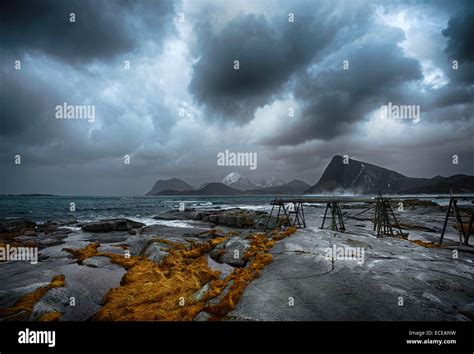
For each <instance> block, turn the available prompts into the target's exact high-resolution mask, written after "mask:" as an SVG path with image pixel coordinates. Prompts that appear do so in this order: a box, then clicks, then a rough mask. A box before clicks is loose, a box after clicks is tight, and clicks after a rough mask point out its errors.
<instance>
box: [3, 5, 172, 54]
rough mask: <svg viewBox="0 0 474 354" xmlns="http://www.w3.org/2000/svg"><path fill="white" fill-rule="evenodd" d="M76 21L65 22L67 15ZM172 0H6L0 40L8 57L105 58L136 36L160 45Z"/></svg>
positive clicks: (128, 46) (168, 25)
mask: <svg viewBox="0 0 474 354" xmlns="http://www.w3.org/2000/svg"><path fill="white" fill-rule="evenodd" d="M71 13H73V14H74V15H75V22H73V23H72V22H70V14H71ZM173 15H174V5H173V2H172V1H171V0H160V1H141V2H140V1H125V0H117V1H106V0H69V1H55V0H7V1H2V5H1V9H0V21H1V23H2V26H1V30H0V41H1V43H2V48H3V49H4V50H9V51H11V52H13V53H17V54H18V53H19V54H21V53H23V52H25V51H26V52H32V51H33V52H34V51H40V52H43V53H45V54H48V55H52V56H55V57H57V58H60V59H62V60H64V61H66V62H69V63H82V62H89V61H92V60H94V59H101V60H103V59H109V58H113V57H114V56H115V55H117V54H119V53H122V52H126V51H130V50H132V49H134V48H135V47H136V46H137V45H139V40H140V37H138V36H136V33H137V32H138V31H140V32H141V33H147V32H146V30H152V31H153V35H152V36H151V38H153V39H154V40H156V41H160V40H161V38H162V37H163V35H162V32H168V31H169V30H170V28H171V24H172V20H173Z"/></svg>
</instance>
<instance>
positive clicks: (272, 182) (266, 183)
mask: <svg viewBox="0 0 474 354" xmlns="http://www.w3.org/2000/svg"><path fill="white" fill-rule="evenodd" d="M285 183H286V182H285V181H283V180H282V179H280V178H276V177H272V178H268V179H261V180H259V181H257V182H254V184H255V185H256V186H257V187H258V188H268V187H278V186H281V185H283V184H285Z"/></svg>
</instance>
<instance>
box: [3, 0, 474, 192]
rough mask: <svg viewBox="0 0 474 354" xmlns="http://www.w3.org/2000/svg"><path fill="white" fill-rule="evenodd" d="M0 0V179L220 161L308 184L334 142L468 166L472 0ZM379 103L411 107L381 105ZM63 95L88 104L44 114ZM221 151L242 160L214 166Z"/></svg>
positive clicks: (23, 181)
mask: <svg viewBox="0 0 474 354" xmlns="http://www.w3.org/2000/svg"><path fill="white" fill-rule="evenodd" d="M0 6H1V9H0V20H1V21H0V23H1V25H0V26H1V27H0V55H1V59H2V60H1V62H0V65H1V68H0V79H1V86H0V110H1V111H0V113H1V129H0V147H1V150H0V162H1V184H0V194H6V193H52V194H64V195H131V194H136V195H141V194H144V193H146V192H147V191H148V190H149V189H150V188H151V186H152V185H153V183H154V182H155V181H156V180H157V179H160V178H161V179H167V178H171V177H179V178H182V179H183V180H185V181H187V182H188V183H190V184H191V185H194V186H196V187H197V186H199V185H201V184H202V183H204V182H208V181H217V180H220V179H222V178H223V177H224V176H225V175H227V174H228V173H229V172H232V171H237V172H240V173H242V174H244V175H246V176H248V177H250V178H254V179H260V178H268V177H278V178H281V179H284V180H291V179H293V178H298V179H302V180H304V181H305V182H307V183H309V184H311V185H313V184H314V183H316V182H317V180H318V179H319V177H320V175H321V173H322V172H323V170H324V168H325V166H326V165H327V164H328V162H329V161H330V159H331V157H332V156H333V155H336V154H339V155H349V156H350V157H352V158H354V159H357V160H362V161H366V162H370V163H373V164H377V165H379V166H383V167H387V168H390V169H393V170H396V171H398V172H400V173H403V174H405V175H408V176H414V177H433V176H435V175H444V176H449V175H453V174H457V173H464V174H474V159H473V151H474V139H473V133H474V119H473V118H474V46H473V45H472V41H473V38H474V5H473V3H472V1H469V0H466V1H459V0H453V1H363V0H357V1H317V0H311V1H291V0H282V1H278V0H253V1H250V0H249V1H245V0H231V1H228V0H226V1H224V0H214V1H208V0H199V1H196V0H186V1H167V0H159V1H158V0H156V1H151V0H141V1H131V0H127V1H125V0H123V1H122V0H113V1H112V0H110V1H104V0H90V1H87V0H67V1H59V0H54V1H53V0H20V1H18V0H15V1H13V0H7V1H2V4H1V5H0ZM236 60H238V70H236V67H235V61H236ZM389 102H390V103H392V104H394V105H413V106H419V107H420V112H421V114H420V119H419V121H416V122H415V120H414V119H410V117H406V119H396V118H393V117H383V116H381V115H380V108H381V106H382V105H387V104H388V103H389ZM64 103H67V104H70V105H82V106H94V107H95V117H94V118H95V119H94V120H93V121H90V120H87V119H58V118H57V117H56V115H55V112H56V111H55V110H56V106H58V105H63V104H64ZM225 150H229V151H231V152H250V153H257V156H258V167H257V169H255V170H250V169H249V167H231V166H224V167H222V166H218V165H217V154H218V153H220V152H224V151H225ZM453 155H457V156H458V157H459V163H458V164H453V163H452V162H453V158H452V157H453ZM125 156H129V162H130V163H126V160H127V159H126V158H124V157H125ZM18 157H20V159H18ZM18 162H20V163H18Z"/></svg>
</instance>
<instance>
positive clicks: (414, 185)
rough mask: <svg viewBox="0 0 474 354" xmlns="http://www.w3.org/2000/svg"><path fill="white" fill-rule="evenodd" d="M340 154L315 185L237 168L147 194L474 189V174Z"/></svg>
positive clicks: (171, 182) (166, 183)
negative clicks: (419, 174) (431, 173)
mask: <svg viewBox="0 0 474 354" xmlns="http://www.w3.org/2000/svg"><path fill="white" fill-rule="evenodd" d="M344 162H345V161H344V158H343V157H342V156H339V155H336V156H334V157H333V158H332V160H331V162H330V163H329V165H328V166H327V167H326V169H325V171H324V173H323V174H322V176H321V178H320V179H319V181H318V182H317V183H316V184H315V185H313V186H312V187H311V186H310V185H308V184H307V183H305V182H303V181H301V180H297V179H294V180H292V181H290V182H287V183H285V182H284V181H282V180H280V179H277V178H274V177H273V178H270V179H268V180H265V179H264V180H260V181H258V182H255V181H253V180H251V179H250V178H248V177H245V176H243V175H241V174H239V173H237V172H232V173H230V174H228V175H227V176H226V177H224V179H222V181H221V182H210V183H204V184H203V185H202V186H200V187H199V188H198V189H193V188H192V187H191V186H190V185H189V184H187V183H186V182H184V181H182V180H180V179H179V178H171V179H168V180H158V181H157V182H156V183H155V185H154V186H153V188H152V189H151V190H150V191H149V192H148V193H147V195H279V194H295V195H297V194H327V193H344V192H347V193H354V194H375V193H377V192H379V191H380V192H381V193H383V194H431V193H449V192H450V190H451V191H452V192H453V193H474V176H467V175H462V174H459V175H454V176H451V177H442V176H436V177H433V178H414V177H407V176H404V175H402V174H400V173H398V172H395V171H392V170H389V169H386V168H383V167H379V166H376V165H372V164H370V163H367V162H361V161H357V160H353V159H348V160H347V161H346V162H347V163H344Z"/></svg>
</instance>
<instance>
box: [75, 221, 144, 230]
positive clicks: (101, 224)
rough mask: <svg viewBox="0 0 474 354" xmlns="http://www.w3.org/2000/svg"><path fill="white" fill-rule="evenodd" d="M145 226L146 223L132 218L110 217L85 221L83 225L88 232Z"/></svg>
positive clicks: (83, 228)
mask: <svg viewBox="0 0 474 354" xmlns="http://www.w3.org/2000/svg"><path fill="white" fill-rule="evenodd" d="M143 226H145V224H142V223H141V222H137V221H133V220H130V219H110V220H101V221H96V222H89V223H85V224H83V225H82V230H84V231H88V232H111V231H129V230H132V229H138V228H140V227H143Z"/></svg>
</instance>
